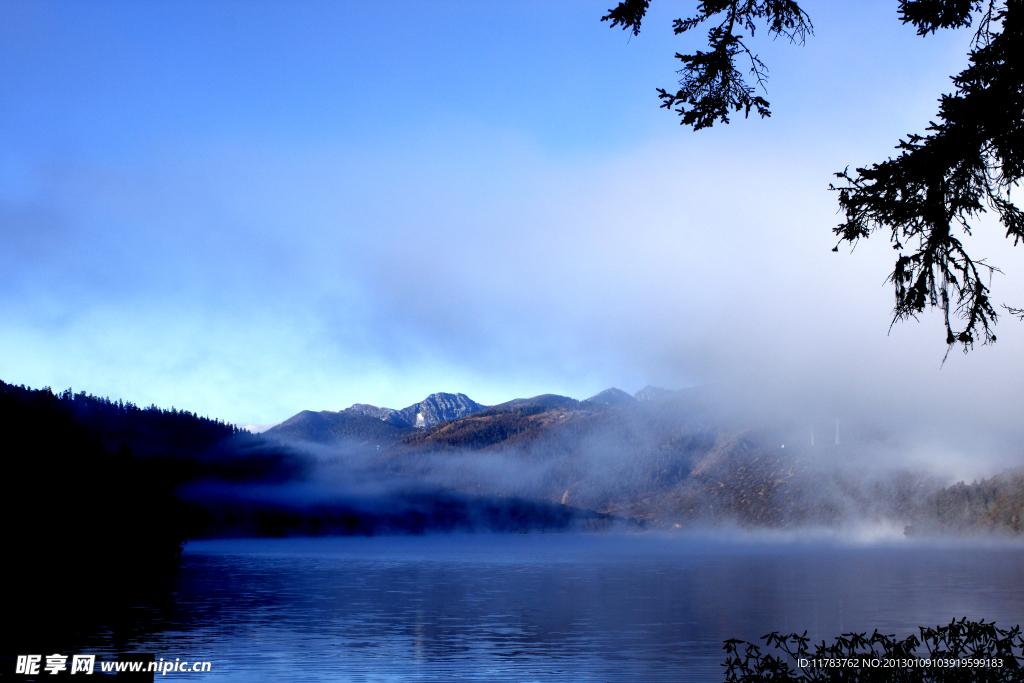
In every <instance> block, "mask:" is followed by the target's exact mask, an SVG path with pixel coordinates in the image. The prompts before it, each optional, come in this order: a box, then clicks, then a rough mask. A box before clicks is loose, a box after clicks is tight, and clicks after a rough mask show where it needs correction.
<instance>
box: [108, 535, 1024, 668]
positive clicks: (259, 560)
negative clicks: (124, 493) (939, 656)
mask: <svg viewBox="0 0 1024 683" xmlns="http://www.w3.org/2000/svg"><path fill="white" fill-rule="evenodd" d="M171 602H172V607H171V608H170V609H168V608H167V607H166V606H165V607H164V608H163V612H162V616H161V619H162V621H163V622H164V623H163V626H162V628H161V629H160V630H158V631H155V632H153V633H150V634H149V635H146V636H144V637H143V636H140V637H139V639H138V640H137V642H133V643H129V644H128V645H129V650H133V651H140V652H141V651H150V652H156V653H157V656H158V657H165V658H170V659H173V658H175V657H182V658H186V659H191V660H197V659H199V660H209V661H211V662H213V672H212V673H209V674H203V675H201V676H200V675H198V674H177V675H175V674H169V676H168V677H169V678H177V679H179V680H181V679H190V680H203V681H211V680H216V681H366V682H371V681H373V682H376V681H381V682H383V681H516V682H524V683H525V682H530V681H543V682H548V681H551V682H556V681H557V682H576V681H581V682H582V681H587V682H600V683H605V682H611V681H644V682H655V681H720V680H722V672H721V666H720V665H721V662H722V660H723V653H722V649H721V648H722V641H723V640H724V639H726V638H732V637H738V638H744V639H748V640H756V639H757V638H758V637H760V636H762V635H764V634H766V633H768V632H769V631H773V630H777V631H784V632H793V631H800V632H803V631H804V630H807V631H809V632H810V633H809V635H811V636H812V637H815V638H817V639H819V640H820V639H822V638H826V639H829V640H831V639H832V638H833V637H835V636H836V635H838V634H839V633H841V632H849V631H871V630H873V629H875V628H878V629H879V630H881V631H884V632H887V633H894V634H897V635H901V636H905V635H907V634H909V633H911V632H915V631H916V627H917V626H920V625H932V626H934V625H938V624H942V623H948V622H949V621H950V620H951V619H953V618H959V617H963V616H967V617H969V618H973V619H980V618H985V619H987V620H989V621H992V620H994V621H996V622H997V624H1000V625H1012V624H1017V623H1024V549H1021V548H1020V547H1014V546H994V545H987V546H979V545H957V544H948V545H945V546H942V547H937V546H926V545H916V544H912V543H910V542H907V541H902V540H901V541H892V542H890V543H886V544H882V545H849V544H843V543H838V542H829V541H822V542H814V543H809V542H792V541H786V540H780V539H775V540H774V541H772V540H753V539H750V538H747V539H746V540H742V539H741V540H732V541H723V540H721V539H720V538H718V539H717V540H716V538H715V537H713V536H692V535H676V536H661V535H656V534H634V535H621V536H614V535H579V536H572V535H557V534H550V535H545V534H537V535H508V536H488V535H467V536H423V537H402V538H395V537H392V538H339V539H283V540H276V539H275V540H244V541H206V542H194V543H192V544H190V545H189V546H188V548H187V551H186V553H185V555H184V560H183V564H182V568H181V572H180V576H179V579H178V581H177V583H176V585H175V591H174V595H173V599H172V601H171Z"/></svg>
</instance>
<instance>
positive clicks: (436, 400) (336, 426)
mask: <svg viewBox="0 0 1024 683" xmlns="http://www.w3.org/2000/svg"><path fill="white" fill-rule="evenodd" d="M674 393H676V392H673V391H671V390H668V389H662V388H660V387H652V386H647V387H644V388H643V389H641V390H640V391H638V392H637V393H636V394H635V395H633V396H630V395H629V394H627V393H626V392H625V391H622V390H621V389H616V388H614V387H613V388H611V389H605V390H604V391H602V392H600V393H598V394H595V395H594V396H591V397H590V398H588V399H585V400H583V401H577V400H576V399H572V398H569V397H567V396H558V395H555V394H542V395H540V396H534V397H532V398H520V399H514V400H512V401H507V402H506V403H502V404H500V405H497V406H485V405H483V404H480V403H477V402H476V401H474V400H473V399H471V398H469V397H468V396H466V395H465V394H449V393H444V392H440V393H436V394H431V395H430V396H428V397H426V398H425V399H423V400H422V401H420V402H418V403H414V404H412V405H411V406H408V407H406V408H402V409H401V410H396V409H394V408H384V407H380V406H374V405H370V404H367V403H355V404H353V405H352V406H350V407H348V408H345V409H344V410H337V411H333V410H321V411H313V410H303V411H301V412H299V413H297V414H295V415H293V416H291V417H290V418H288V419H287V420H285V421H284V422H281V423H280V424H277V425H274V426H273V427H271V428H270V429H269V430H267V434H268V435H270V436H276V437H283V438H286V439H294V440H298V441H306V442H312V443H320V444H329V443H338V442H346V441H347V442H352V441H355V442H370V441H372V442H380V441H391V440H394V439H400V438H402V437H406V436H410V435H412V434H415V433H417V432H423V431H426V430H428V429H430V428H432V427H435V426H436V425H439V424H441V423H444V422H451V421H454V420H460V419H462V418H465V417H468V416H470V415H473V414H475V413H480V412H484V411H490V412H489V413H488V414H491V415H493V414H497V413H502V412H505V411H507V410H510V409H515V410H518V411H522V410H523V409H526V408H545V409H547V408H556V407H561V408H565V407H568V406H572V407H580V406H581V405H584V404H589V405H590V406H596V405H615V406H622V405H635V404H637V403H638V402H640V401H651V400H656V399H662V398H666V397H668V396H671V395H673V394H674ZM495 411H497V413H495Z"/></svg>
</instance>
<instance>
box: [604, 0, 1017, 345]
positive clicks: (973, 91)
mask: <svg viewBox="0 0 1024 683" xmlns="http://www.w3.org/2000/svg"><path fill="white" fill-rule="evenodd" d="M1022 1H1024V0H987V1H985V0H899V7H898V9H899V17H900V20H901V21H902V22H903V23H905V24H908V23H909V24H912V25H913V26H914V27H915V28H916V29H917V33H918V35H921V36H926V35H929V34H933V33H935V32H936V31H937V30H938V29H945V28H961V27H965V26H971V25H972V24H973V23H974V21H975V20H977V30H976V33H975V37H974V42H973V45H972V49H971V52H970V55H969V60H970V66H969V67H968V68H967V69H965V70H964V71H963V72H961V73H960V74H959V75H957V76H955V77H954V78H953V83H954V85H955V87H956V91H955V92H954V93H953V94H951V95H943V96H942V98H941V99H940V107H939V114H938V122H934V121H933V122H932V123H931V124H930V125H929V127H928V128H927V129H926V131H927V134H926V135H916V134H911V135H908V137H907V139H906V140H901V141H900V143H899V145H897V147H896V148H897V149H898V150H900V154H899V156H897V157H896V158H891V159H888V160H887V161H885V162H883V163H880V164H872V165H871V166H870V167H865V168H858V169H857V170H856V172H855V173H852V174H851V173H850V172H849V168H847V169H846V170H844V171H843V172H841V173H837V174H836V177H837V178H839V179H841V180H842V181H843V183H841V184H840V185H839V186H836V185H830V189H832V190H834V191H836V192H838V193H839V205H840V207H841V209H842V210H843V212H844V213H845V214H846V220H845V222H843V223H842V224H840V225H839V226H837V227H836V228H834V229H833V231H834V232H835V234H836V235H837V236H838V237H839V243H842V242H844V241H845V242H849V243H850V244H851V246H852V245H854V244H856V242H857V241H858V240H860V239H862V238H866V237H869V236H870V235H871V234H872V233H874V232H876V231H878V230H886V231H888V232H889V235H890V240H891V242H892V245H893V248H894V249H895V250H896V251H897V252H898V256H897V259H896V264H895V266H894V268H893V271H892V273H891V274H890V276H889V280H888V281H889V282H890V283H891V284H892V285H893V287H894V291H895V295H896V304H895V307H894V309H893V324H895V323H896V322H898V321H901V320H906V319H908V318H916V317H917V316H918V314H920V313H921V312H923V311H924V309H925V308H932V307H937V308H939V309H940V310H941V311H942V312H943V319H944V322H945V326H946V343H947V344H948V345H949V346H950V348H952V346H953V345H955V344H958V343H959V344H961V345H962V346H963V349H964V351H965V352H966V351H967V350H969V349H971V348H973V346H974V343H975V342H976V341H980V342H981V343H983V344H989V343H992V342H994V341H995V340H996V336H995V334H994V333H993V327H994V325H995V323H996V321H997V319H998V315H997V312H996V309H995V306H994V305H993V304H992V301H991V298H990V292H989V282H990V280H991V276H992V274H993V273H995V272H998V269H997V268H995V267H994V266H992V265H990V264H988V263H986V261H985V259H983V258H982V259H978V258H974V257H972V256H971V255H970V254H968V252H967V249H966V247H965V245H964V242H963V241H962V240H961V238H960V235H961V234H963V235H968V236H969V235H970V234H971V231H972V223H974V222H976V221H977V219H978V218H979V217H980V216H981V214H983V213H986V212H987V211H994V212H995V213H997V214H998V215H999V219H1000V221H1001V222H1002V224H1003V226H1004V227H1005V228H1006V236H1007V237H1012V238H1013V242H1014V245H1016V244H1017V243H1018V242H1019V241H1020V240H1021V239H1022V238H1024V214H1022V212H1021V210H1020V209H1019V208H1018V207H1017V206H1016V205H1015V204H1014V203H1013V201H1012V199H1011V196H1010V193H1011V189H1012V188H1013V187H1016V186H1017V185H1018V183H1019V181H1020V178H1021V174H1022V167H1024V151H1022V140H1024V126H1022V123H1024V57H1022V55H1024V50H1022V49H1021V45H1024V35H1022V28H1021V19H1020V14H1021V11H1022V10H1021V9H1020V5H1021V2H1022ZM648 4H649V0H624V1H623V2H620V3H619V5H618V6H617V7H616V8H615V9H612V10H609V12H608V14H607V15H605V16H604V17H602V21H610V22H611V25H612V26H613V27H614V26H619V25H621V26H622V28H623V29H626V30H629V29H631V30H632V31H633V33H634V35H636V34H639V31H640V24H641V20H642V19H643V17H644V15H645V13H646V11H647V9H648ZM697 12H698V13H697V16H695V17H693V18H690V19H677V20H675V24H674V25H675V32H676V34H680V33H684V32H686V31H688V30H690V29H693V28H695V27H696V26H698V25H699V24H702V23H704V22H705V21H709V20H716V21H718V20H719V19H720V21H719V23H717V24H716V25H714V26H713V27H712V28H711V29H710V30H709V31H708V47H709V51H708V52H703V51H700V50H698V51H696V52H694V53H693V54H688V55H684V54H677V55H676V56H677V57H678V58H679V59H680V60H681V61H682V62H683V64H684V66H683V69H681V70H680V71H679V73H680V74H682V75H683V78H682V79H681V80H680V89H679V90H678V92H676V93H675V94H669V93H668V92H667V91H665V90H663V89H659V90H658V93H659V95H658V96H659V97H660V98H661V100H662V107H666V108H673V107H674V108H675V111H676V112H677V113H678V114H679V116H680V117H681V121H680V122H681V123H682V124H683V125H690V126H693V128H694V130H700V129H701V128H707V127H710V126H711V125H712V124H713V123H715V122H716V121H720V122H722V123H728V122H729V117H728V115H729V113H730V112H731V111H743V112H744V114H745V115H749V113H750V111H751V109H753V110H755V111H756V112H757V113H758V114H760V115H761V116H762V117H765V116H769V115H770V114H771V112H770V111H769V109H768V107H769V104H768V102H767V101H766V100H765V99H764V98H762V97H760V96H757V95H755V87H754V86H753V85H750V84H748V83H747V82H746V81H744V79H743V76H742V74H741V73H740V72H739V70H738V69H737V68H736V58H737V56H740V55H743V56H745V57H746V58H747V59H748V60H749V62H750V73H751V74H752V75H753V77H754V79H755V80H756V81H757V85H759V86H761V88H762V89H763V86H764V79H765V78H766V77H767V67H765V65H764V63H763V62H761V60H760V59H758V57H757V55H756V54H754V53H753V52H751V50H750V49H749V48H748V47H747V45H746V44H745V43H744V42H743V36H741V35H738V34H736V33H735V32H734V30H736V29H741V30H742V29H745V30H749V31H750V35H751V36H753V34H754V30H755V28H756V26H757V25H758V24H759V23H760V22H762V21H763V22H764V23H765V24H766V25H767V27H768V31H769V33H770V34H774V35H776V36H778V35H783V36H786V37H787V38H789V39H790V41H792V42H799V43H803V41H804V40H805V39H806V37H807V35H808V34H810V33H812V31H813V27H812V25H811V21H810V18H809V17H808V16H807V13H806V12H804V11H803V10H802V9H801V8H800V7H799V6H798V5H797V3H796V2H792V1H790V0H763V1H761V2H757V1H756V0H706V1H704V2H700V3H698V5H697ZM838 247H839V245H838V244H837V245H836V248H835V249H834V251H838ZM1004 308H1005V309H1006V310H1007V311H1008V312H1009V313H1010V314H1011V315H1017V316H1019V317H1021V318H1022V319H1024V309H1018V308H1012V307H1009V306H1004ZM957 321H959V322H957ZM947 353H948V351H947Z"/></svg>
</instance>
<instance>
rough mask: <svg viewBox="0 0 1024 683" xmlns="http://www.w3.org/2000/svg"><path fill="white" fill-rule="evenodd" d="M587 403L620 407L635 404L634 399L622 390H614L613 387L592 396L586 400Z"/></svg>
mask: <svg viewBox="0 0 1024 683" xmlns="http://www.w3.org/2000/svg"><path fill="white" fill-rule="evenodd" d="M587 402H589V403H604V404H605V405H612V406H620V405H629V404H631V403H636V399H635V398H633V397H632V396H630V395H629V394H627V393H626V392H625V391H623V390H622V389H616V388H615V387H612V388H611V389H605V390H604V391H602V392H601V393H599V394H594V395H593V396H591V397H590V398H588V399H587Z"/></svg>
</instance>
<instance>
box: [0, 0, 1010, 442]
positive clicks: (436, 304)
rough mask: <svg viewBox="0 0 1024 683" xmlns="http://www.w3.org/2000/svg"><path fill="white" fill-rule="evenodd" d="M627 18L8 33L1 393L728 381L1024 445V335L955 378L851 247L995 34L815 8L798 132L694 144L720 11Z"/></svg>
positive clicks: (22, 24) (406, 14) (214, 400)
mask: <svg viewBox="0 0 1024 683" xmlns="http://www.w3.org/2000/svg"><path fill="white" fill-rule="evenodd" d="M609 5H610V3H609V2H607V1H605V0H602V1H601V2H568V1H566V2H557V3H552V2H518V3H481V2H448V1H446V2H440V1H438V2H430V1H424V2H374V3H355V2H351V3H350V2H323V3H318V2H300V1H290V2H227V1H219V2H187V1H180V2H102V1H100V0H94V1H91V2H88V3H71V2H63V1H61V2H32V1H28V0H25V1H19V2H2V3H0V12H2V16H3V17H4V20H3V22H2V24H0V348H2V353H0V378H2V379H3V380H5V381H7V382H14V383H25V384H30V385H32V386H42V385H49V386H52V387H54V388H55V389H63V388H66V387H73V388H74V389H75V390H76V391H77V390H79V389H84V390H87V391H89V392H91V393H95V394H99V395H107V396H111V397H118V398H124V399H125V400H132V401H135V402H136V403H139V404H149V403H151V402H155V403H157V404H159V405H162V406H171V405H174V406H177V407H179V408H187V409H190V410H195V411H198V412H200V413H202V414H210V415H211V416H212V415H216V416H219V417H222V418H225V419H228V420H231V421H236V422H239V423H261V424H262V423H272V422H277V421H280V420H282V419H284V418H286V417H288V416H289V415H291V414H293V413H295V412H297V411H299V410H301V409H306V408H309V409H340V408H343V407H346V406H348V405H350V404H352V403H354V402H368V403H375V404H378V405H386V406H391V407H403V406H406V405H409V404H411V403H413V402H415V401H418V400H420V399H421V398H423V397H424V396H426V395H427V394H429V393H432V392H434V391H462V392H464V393H467V394H468V395H470V396H471V397H472V398H474V399H476V400H478V401H480V402H483V403H497V402H500V401H504V400H507V399H509V398H513V397H516V396H527V395H534V394H538V393H543V392H555V393H561V394H566V395H570V396H574V397H577V398H583V397H586V396H588V395H590V394H593V393H597V392H598V391H600V390H601V389H604V388H606V387H608V386H618V387H620V388H622V389H625V390H627V391H630V392H632V391H635V390H637V389H639V388H640V387H642V386H644V385H646V384H648V383H653V384H658V385H663V386H668V387H673V388H675V387H683V386H690V385H694V384H700V383H706V382H715V381H720V380H722V379H723V378H726V377H740V378H742V379H743V381H749V382H751V383H752V385H758V386H763V387H771V388H772V389H770V390H769V389H765V391H771V392H773V395H775V396H792V397H794V398H793V400H818V398H816V397H820V396H827V397H828V400H831V401H840V402H843V401H845V402H847V403H849V404H851V405H852V404H858V405H876V406H877V405H881V404H883V403H884V402H885V401H889V400H891V401H897V402H902V403H908V402H914V401H916V402H917V405H918V406H919V409H920V411H921V412H922V413H927V412H930V411H933V410H935V409H940V408H941V406H942V403H941V402H940V401H939V399H938V398H937V397H939V396H948V397H955V396H958V397H966V396H972V397H975V398H972V399H970V400H966V399H962V400H961V403H965V404H966V405H967V408H965V410H967V412H969V413H971V414H972V415H975V414H976V415H975V417H977V419H978V420H980V421H981V422H979V424H989V423H990V422H1000V421H1005V420H1008V419H1014V420H1015V418H1013V417H1011V416H1010V415H1011V413H1010V412H1008V411H1011V408H1012V407H1014V406H1019V405H1020V399H1021V398H1024V397H1022V396H1021V390H1020V388H1019V387H1020V385H1021V384H1022V383H1021V382H1019V377H1020V369H1021V362H1020V359H1021V358H1022V357H1024V355H1022V354H1021V350H1022V349H1021V345H1022V340H1024V336H1022V331H1021V326H1020V325H1019V324H1015V322H1014V321H1013V320H1011V319H1004V320H1003V321H1002V322H1001V324H1000V326H999V328H998V330H997V331H998V334H999V342H998V343H997V344H996V345H995V347H993V348H986V349H979V350H977V351H975V352H974V353H973V354H970V355H968V356H961V355H960V354H958V353H954V354H952V355H951V358H950V361H949V362H947V363H946V365H945V367H943V368H941V369H940V363H941V360H942V355H943V353H944V351H945V349H944V347H943V346H942V344H941V341H942V335H941V331H940V321H939V320H938V316H937V315H929V316H926V317H925V318H924V319H923V320H922V322H921V323H920V324H911V325H904V326H899V327H897V328H896V329H894V331H893V332H892V334H888V322H889V311H890V308H891V293H890V292H889V290H888V289H887V287H886V286H885V284H884V279H885V276H886V274H887V272H888V268H889V267H890V266H891V263H890V259H891V258H892V252H891V249H890V248H889V247H888V245H887V244H886V243H885V241H884V239H873V240H870V241H869V242H867V243H864V244H862V245H860V246H859V247H858V248H857V250H856V252H854V253H853V254H852V255H851V254H849V253H848V252H842V253H840V254H833V253H832V252H831V251H830V250H831V247H832V246H833V243H834V240H833V237H832V235H831V233H830V231H829V228H830V227H832V226H833V225H835V224H836V223H837V222H838V220H839V217H838V216H837V215H836V204H835V199H834V196H833V195H832V194H831V193H829V192H828V191H827V187H828V183H829V181H830V180H831V175H830V174H831V173H832V172H834V171H838V170H841V169H842V168H844V167H845V166H847V165H851V166H856V165H858V164H865V163H869V162H873V161H881V160H882V159H884V158H885V157H887V156H888V155H889V154H890V153H891V150H892V147H893V146H894V145H895V143H896V142H897V140H898V139H899V137H901V136H903V135H905V134H907V133H909V132H921V131H923V128H924V127H925V126H926V125H927V122H928V120H929V119H931V118H934V116H935V113H936V110H937V105H936V99H937V97H938V96H939V94H940V93H941V92H944V91H946V92H948V91H949V89H950V85H949V76H950V75H951V74H954V73H956V72H957V71H959V70H960V69H961V68H963V65H964V64H965V54H966V51H967V46H968V43H969V39H970V34H969V33H968V32H962V31H961V32H953V33H945V34H939V35H936V36H933V37H929V38H927V39H922V38H919V37H917V36H916V35H914V32H913V30H912V29H911V28H908V27H904V26H902V25H900V24H899V22H898V21H897V19H896V7H895V6H896V3H895V1H894V0H884V1H882V0H865V1H863V2H858V3H835V2H824V1H823V0H822V1H818V2H807V4H806V9H807V10H808V12H809V13H810V15H811V17H812V20H813V21H814V24H815V30H816V35H815V36H814V37H813V38H811V39H810V41H809V42H808V44H807V45H806V46H804V47H797V46H791V45H789V44H787V43H785V42H782V41H774V42H773V41H771V40H769V39H767V38H766V37H765V36H761V35H758V36H757V38H756V40H755V41H754V44H755V46H756V49H757V50H758V52H759V53H760V54H761V56H762V58H763V59H764V60H765V61H766V62H767V64H768V66H769V68H770V70H771V73H770V77H771V78H770V81H769V86H768V87H769V91H768V99H769V100H770V101H771V102H772V110H773V116H772V118H771V119H768V120H757V119H750V120H744V119H743V118H742V117H738V118H736V119H735V120H734V122H733V124H732V125H730V126H716V127H715V128H713V129H712V130H705V131H701V132H699V133H695V132H693V131H691V130H689V129H685V128H682V127H680V126H679V125H678V123H677V120H676V117H675V116H674V115H671V114H667V113H666V112H665V111H663V110H661V109H659V108H658V100H657V98H656V96H655V88H656V87H666V88H668V87H671V86H672V85H673V84H674V82H675V78H676V76H675V74H674V69H675V68H676V64H675V60H673V58H672V55H673V54H674V53H675V52H676V51H677V50H685V49H691V48H692V47H693V46H695V45H696V44H697V41H698V40H699V36H694V37H693V38H684V39H680V38H677V37H675V36H673V35H672V33H671V20H672V19H673V18H675V17H676V16H682V15H686V14H688V13H689V12H690V11H691V10H692V3H688V2H681V3H670V2H667V1H659V2H655V3H653V5H654V6H653V7H652V12H651V15H650V16H649V18H648V20H647V22H646V25H645V28H644V30H643V31H642V33H641V34H640V36H638V37H632V38H631V37H630V36H629V35H628V34H626V33H624V32H622V31H620V30H618V29H615V30H609V28H608V25H607V24H602V23H601V22H600V21H599V18H600V16H601V15H602V14H603V13H604V12H605V10H606V9H607V7H608V6H609ZM989 227H990V228H991V227H992V226H991V225H990V226H989ZM999 234H1000V233H999V232H998V229H991V230H988V231H984V230H983V231H981V233H979V236H978V244H979V247H978V248H979V249H981V250H982V251H983V252H984V254H985V255H988V256H990V257H991V258H992V260H993V261H994V262H996V263H997V264H999V265H1002V266H1003V267H1004V270H1005V271H1006V275H1004V276H1001V277H999V278H998V279H997V280H996V281H995V282H994V289H995V292H996V298H997V300H999V301H1007V302H1009V303H1016V304H1017V305H1020V304H1021V303H1024V302H1022V301H1021V300H1020V294H1019V292H1020V287H1019V284H1020V280H1019V276H1020V273H1019V272H1018V271H1020V270H1021V269H1020V268H1015V266H1016V264H1017V263H1019V255H1016V254H1014V253H1013V252H1012V250H1010V249H1009V247H1008V245H1006V244H1004V243H1003V242H1002V241H1001V240H1000V239H999ZM879 237H882V236H879ZM893 387H900V388H899V390H898V391H896V392H894V390H893ZM929 401H932V403H929Z"/></svg>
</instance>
